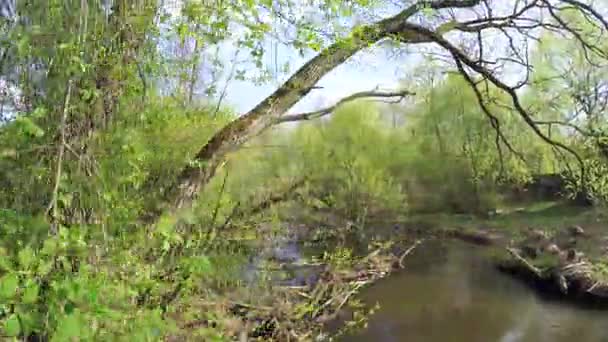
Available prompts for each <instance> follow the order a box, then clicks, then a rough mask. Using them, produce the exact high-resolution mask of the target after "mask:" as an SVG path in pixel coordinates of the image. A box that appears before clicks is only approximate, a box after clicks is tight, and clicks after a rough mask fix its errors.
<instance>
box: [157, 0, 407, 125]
mask: <svg viewBox="0 0 608 342" xmlns="http://www.w3.org/2000/svg"><path fill="white" fill-rule="evenodd" d="M166 4H169V6H170V7H167V9H168V10H169V11H170V12H171V13H172V14H174V15H179V14H178V13H179V1H171V0H168V2H167V3H166ZM166 6H167V5H166ZM266 47H267V49H268V51H270V48H271V42H270V41H269V42H267V44H266ZM234 52H235V47H234V46H232V45H231V43H230V42H228V43H224V44H223V46H222V48H221V59H222V61H223V62H224V63H226V64H225V67H226V69H228V70H229V69H230V66H231V65H230V61H231V59H232V58H233V56H234ZM271 55H272V54H271V53H267V55H266V56H265V60H266V63H267V64H268V65H275V63H276V65H283V64H284V63H285V62H289V65H290V69H289V71H288V72H287V73H283V74H282V75H280V76H279V77H278V78H277V79H276V80H274V81H270V82H267V83H264V84H262V85H256V84H254V83H252V82H250V81H238V80H231V81H230V82H229V83H228V86H227V92H226V97H225V99H224V102H223V104H224V105H228V106H230V107H232V108H234V109H235V110H236V111H237V113H240V114H243V113H246V112H247V111H249V110H250V109H252V108H253V107H255V105H257V104H258V103H259V102H261V101H262V100H264V98H266V97H267V96H269V95H270V94H272V92H273V91H274V90H275V89H277V88H278V87H279V86H280V85H281V84H282V83H283V82H284V81H285V80H286V79H287V78H288V77H289V76H290V75H292V74H293V73H294V72H296V71H297V69H298V68H299V67H301V66H302V65H303V64H304V63H306V62H307V61H308V60H310V59H311V58H313V57H314V56H315V53H314V52H312V51H310V52H308V53H307V54H305V55H304V56H303V57H301V56H300V55H299V53H298V52H297V51H296V50H295V49H293V48H291V47H288V46H285V45H279V46H278V53H277V54H276V56H277V61H275V60H274V59H273V58H272V56H271ZM403 63H404V61H403V60H400V61H397V60H394V59H389V58H387V56H386V55H385V53H384V52H383V51H382V50H381V49H377V48H376V49H373V50H371V51H363V52H361V53H359V54H357V55H355V56H354V57H352V58H351V59H350V60H349V61H348V62H347V63H344V64H343V65H341V66H339V67H337V68H336V69H334V70H333V71H331V72H330V73H329V74H327V75H326V76H325V77H323V78H322V79H321V80H320V81H319V82H318V83H317V86H320V87H323V89H319V90H314V91H312V92H311V93H309V94H308V95H307V96H306V97H305V98H303V99H302V100H301V101H300V102H299V103H298V104H296V105H295V106H294V107H293V108H292V109H291V110H290V111H289V113H294V112H305V111H312V110H317V109H320V108H322V107H326V106H329V105H331V104H333V103H335V102H336V101H338V100H339V99H340V98H342V97H345V96H348V95H350V94H352V93H354V92H359V91H365V90H372V89H375V88H376V87H378V89H381V90H391V89H395V88H397V81H398V79H399V77H398V76H399V75H400V74H401V73H402V72H401V71H400V70H403V69H404V68H403ZM222 87H223V84H220V88H222Z"/></svg>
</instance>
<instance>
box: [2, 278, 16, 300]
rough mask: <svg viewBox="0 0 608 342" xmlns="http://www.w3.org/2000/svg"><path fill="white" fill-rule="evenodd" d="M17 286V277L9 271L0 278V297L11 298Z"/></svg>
mask: <svg viewBox="0 0 608 342" xmlns="http://www.w3.org/2000/svg"><path fill="white" fill-rule="evenodd" d="M18 287H19V278H18V277H17V275H16V274H14V273H9V274H7V275H5V276H4V277H2V278H0V298H1V299H12V298H13V297H14V296H15V293H16V292H17V288H18Z"/></svg>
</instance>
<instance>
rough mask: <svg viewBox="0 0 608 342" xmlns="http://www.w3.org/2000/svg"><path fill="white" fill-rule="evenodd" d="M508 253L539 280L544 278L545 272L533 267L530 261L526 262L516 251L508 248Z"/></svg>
mask: <svg viewBox="0 0 608 342" xmlns="http://www.w3.org/2000/svg"><path fill="white" fill-rule="evenodd" d="M507 251H508V252H509V254H511V255H512V256H513V258H515V260H517V261H518V262H519V263H520V264H522V265H523V266H525V267H526V268H527V269H528V270H530V271H531V272H532V273H534V275H535V276H537V277H538V278H544V275H543V272H542V271H541V270H540V269H538V267H536V266H534V265H532V264H531V263H530V262H528V260H526V259H525V258H524V257H522V256H521V255H519V253H518V252H517V251H516V250H515V249H513V248H507Z"/></svg>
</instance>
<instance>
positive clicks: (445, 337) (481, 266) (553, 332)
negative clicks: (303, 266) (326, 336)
mask: <svg viewBox="0 0 608 342" xmlns="http://www.w3.org/2000/svg"><path fill="white" fill-rule="evenodd" d="M487 253H489V250H488V249H484V248H481V247H474V246H471V245H470V244H465V243H463V242H458V241H438V240H435V241H427V242H425V243H424V244H423V245H421V246H420V247H418V249H417V250H416V251H415V252H414V253H413V254H412V255H410V256H408V259H407V260H406V263H405V265H406V270H403V271H401V272H397V273H395V274H393V275H391V276H390V277H388V278H386V279H383V280H380V281H379V282H378V283H376V284H374V285H372V286H370V287H369V288H367V289H366V290H364V291H363V292H362V293H361V295H360V298H361V299H362V300H363V301H364V302H366V303H367V304H370V305H373V304H375V303H379V304H380V306H381V308H380V309H379V310H378V311H377V312H376V313H375V314H374V315H373V316H372V317H371V318H370V322H369V326H368V328H367V329H366V330H363V331H359V332H357V333H356V334H353V335H349V336H345V337H343V338H341V339H340V341H342V342H358V341H361V342H363V341H373V342H393V341H407V342H418V341H424V342H460V341H462V342H477V341H479V342H493V341H496V342H519V341H521V342H524V341H525V342H545V341H546V342H561V341H563V342H566V341H567V342H571V341H576V342H587V341H589V342H603V341H606V342H608V311H601V310H592V309H583V308H579V307H575V306H573V305H571V304H568V303H565V302H559V301H557V300H555V299H549V298H541V296H539V294H538V293H537V292H536V291H533V290H532V289H531V288H529V287H528V286H526V285H525V284H523V283H522V282H519V281H517V280H516V279H513V278H511V277H510V276H508V275H506V274H503V273H501V272H499V271H498V270H496V269H495V268H494V266H493V265H492V264H491V260H490V258H489V256H488V255H487Z"/></svg>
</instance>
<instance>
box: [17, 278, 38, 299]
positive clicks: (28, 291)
mask: <svg viewBox="0 0 608 342" xmlns="http://www.w3.org/2000/svg"><path fill="white" fill-rule="evenodd" d="M38 290H39V287H38V284H36V283H34V282H33V281H32V282H31V283H30V284H28V286H27V287H26V288H25V291H23V296H22V297H21V302H22V303H24V304H33V303H35V302H36V300H37V299H38Z"/></svg>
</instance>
